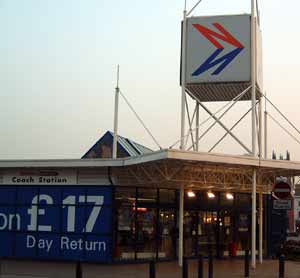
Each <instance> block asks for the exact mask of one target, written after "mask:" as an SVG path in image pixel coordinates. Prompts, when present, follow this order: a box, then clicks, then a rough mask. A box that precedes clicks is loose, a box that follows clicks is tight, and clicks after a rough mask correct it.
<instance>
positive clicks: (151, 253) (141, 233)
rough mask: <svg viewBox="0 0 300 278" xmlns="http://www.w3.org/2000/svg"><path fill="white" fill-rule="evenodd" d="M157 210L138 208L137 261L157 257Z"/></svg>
mask: <svg viewBox="0 0 300 278" xmlns="http://www.w3.org/2000/svg"><path fill="white" fill-rule="evenodd" d="M156 221H157V219H156V209H149V208H139V207H138V208H137V234H136V246H137V259H150V258H155V257H156Z"/></svg>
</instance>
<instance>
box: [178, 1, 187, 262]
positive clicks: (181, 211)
mask: <svg viewBox="0 0 300 278" xmlns="http://www.w3.org/2000/svg"><path fill="white" fill-rule="evenodd" d="M186 1H187V0H185V1H184V11H183V22H182V49H181V53H182V57H181V137H180V149H181V150H184V149H185V143H184V132H185V106H186V104H185V102H186V98H185V68H186V65H185V64H186ZM183 214H184V185H181V187H180V198H179V242H178V244H179V246H178V264H179V266H180V267H182V265H183Z"/></svg>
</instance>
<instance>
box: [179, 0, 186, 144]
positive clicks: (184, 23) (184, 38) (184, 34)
mask: <svg viewBox="0 0 300 278" xmlns="http://www.w3.org/2000/svg"><path fill="white" fill-rule="evenodd" d="M181 53H182V57H181V136H180V149H181V150H184V149H185V143H184V133H185V106H186V104H185V102H186V98H185V82H186V80H185V64H186V1H185V5H184V11H183V22H182V50H181Z"/></svg>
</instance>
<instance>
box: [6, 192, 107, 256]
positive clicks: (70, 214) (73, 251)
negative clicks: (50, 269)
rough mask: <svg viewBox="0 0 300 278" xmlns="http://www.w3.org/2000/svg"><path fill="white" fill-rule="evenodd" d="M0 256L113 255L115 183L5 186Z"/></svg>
mask: <svg viewBox="0 0 300 278" xmlns="http://www.w3.org/2000/svg"><path fill="white" fill-rule="evenodd" d="M0 256H2V257H21V258H33V259H34V258H38V259H43V258H44V259H53V260H62V259H63V260H76V261H79V260H81V261H98V262H107V261H110V260H111V258H112V189H111V187H104V186H102V187H101V186H98V187H71V186H68V187H67V186H64V187H58V186H57V187H45V186H43V187H42V186H40V187H26V186H19V187H14V186H12V187H10V186H9V187H8V186H6V187H3V186H2V187H0Z"/></svg>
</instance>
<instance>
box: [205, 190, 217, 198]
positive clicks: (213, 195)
mask: <svg viewBox="0 0 300 278" xmlns="http://www.w3.org/2000/svg"><path fill="white" fill-rule="evenodd" d="M207 197H208V198H209V199H213V198H215V197H216V195H215V194H214V193H213V192H211V191H208V192H207Z"/></svg>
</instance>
